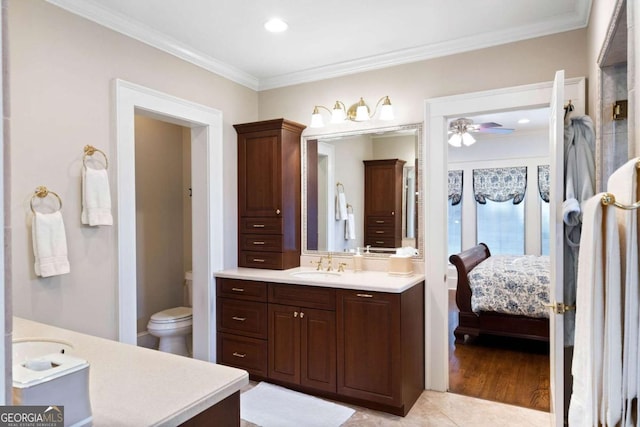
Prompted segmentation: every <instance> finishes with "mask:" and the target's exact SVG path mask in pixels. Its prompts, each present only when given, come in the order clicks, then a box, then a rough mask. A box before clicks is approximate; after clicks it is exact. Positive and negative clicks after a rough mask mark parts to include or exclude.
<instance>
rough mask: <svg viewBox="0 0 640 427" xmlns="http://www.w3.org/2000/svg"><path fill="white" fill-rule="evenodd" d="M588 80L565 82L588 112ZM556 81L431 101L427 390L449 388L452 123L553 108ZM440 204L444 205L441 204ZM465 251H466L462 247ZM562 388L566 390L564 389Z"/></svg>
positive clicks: (580, 109) (426, 187) (579, 110)
mask: <svg viewBox="0 0 640 427" xmlns="http://www.w3.org/2000/svg"><path fill="white" fill-rule="evenodd" d="M585 84H586V79H585V78H584V77H578V78H572V79H567V80H566V81H565V97H566V98H567V99H571V101H572V103H573V105H574V106H575V110H574V114H584V111H585V105H586V99H585V97H586V91H585ZM552 86H553V82H552V81H549V82H544V83H536V84H530V85H523V86H515V87H508V88H502V89H495V90H488V91H480V92H472V93H466V94H459V95H452V96H445V97H438V98H431V99H427V100H425V102H424V107H425V109H424V110H425V115H424V122H425V129H426V130H427V131H426V132H424V138H425V139H424V144H423V147H424V148H423V152H422V156H423V158H424V159H425V173H424V183H423V184H422V188H423V190H422V191H424V194H425V195H428V198H429V201H430V203H425V212H424V220H423V227H424V230H425V245H424V246H425V248H429V256H428V257H425V265H424V271H425V281H426V292H425V346H426V350H427V351H426V352H425V355H426V360H425V388H427V389H430V390H436V391H442V392H444V391H447V389H448V387H449V350H448V349H449V337H448V334H449V327H448V287H447V265H448V262H447V203H446V200H447V163H448V153H447V147H448V145H447V120H448V119H450V118H455V117H464V116H467V115H477V114H481V113H485V114H486V113H487V112H492V111H506V110H519V109H527V108H540V107H548V106H549V101H550V99H551V91H552ZM438 201H442V202H441V203H439V202H438ZM462 249H465V248H462ZM558 386H561V384H560V385H558Z"/></svg>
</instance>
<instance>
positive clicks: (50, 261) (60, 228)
mask: <svg viewBox="0 0 640 427" xmlns="http://www.w3.org/2000/svg"><path fill="white" fill-rule="evenodd" d="M31 236H32V239H33V254H34V255H35V263H34V269H35V272H36V275H38V276H42V277H49V276H56V275H58V274H66V273H68V272H69V271H70V268H69V260H68V258H67V236H66V233H65V230H64V222H63V220H62V214H61V213H60V211H57V212H54V213H47V214H44V213H40V212H36V213H35V215H34V216H33V221H32V224H31Z"/></svg>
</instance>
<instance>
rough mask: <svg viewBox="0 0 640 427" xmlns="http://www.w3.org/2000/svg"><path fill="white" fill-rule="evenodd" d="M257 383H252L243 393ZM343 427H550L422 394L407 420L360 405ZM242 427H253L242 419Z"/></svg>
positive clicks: (499, 409)
mask: <svg viewBox="0 0 640 427" xmlns="http://www.w3.org/2000/svg"><path fill="white" fill-rule="evenodd" d="M255 384H256V383H253V382H251V383H250V384H249V386H247V387H246V388H245V390H243V391H246V390H249V389H250V388H251V387H253V386H254V385H255ZM345 406H351V407H352V408H353V409H355V410H356V412H355V414H353V415H352V416H351V418H349V419H348V420H347V421H346V422H345V423H344V424H342V426H343V427H355V426H357V427H378V426H381V427H382V426H410V427H431V426H433V427H502V426H505V427H507V426H508V427H543V426H548V425H550V415H549V413H548V412H541V411H536V410H533V409H526V408H521V407H518V406H512V405H505V404H502V403H496V402H490V401H488V400H481V399H475V398H473V397H467V396H462V395H459V394H453V393H440V392H437V391H428V390H427V391H424V392H423V393H422V395H421V396H420V398H419V399H418V401H417V402H416V404H415V405H414V406H413V408H411V411H409V413H408V414H407V416H406V417H398V416H395V415H390V414H386V413H384V412H378V411H373V410H370V409H365V408H362V407H359V406H352V405H346V404H345ZM240 426H241V427H255V426H256V425H255V424H253V423H250V422H248V421H245V420H242V421H241V424H240Z"/></svg>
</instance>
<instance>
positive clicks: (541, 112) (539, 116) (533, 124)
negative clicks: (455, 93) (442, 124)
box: [449, 107, 551, 141]
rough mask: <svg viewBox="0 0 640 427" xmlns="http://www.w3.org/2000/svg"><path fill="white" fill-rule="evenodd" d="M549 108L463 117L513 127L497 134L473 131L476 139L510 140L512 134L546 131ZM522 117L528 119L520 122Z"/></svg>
mask: <svg viewBox="0 0 640 427" xmlns="http://www.w3.org/2000/svg"><path fill="white" fill-rule="evenodd" d="M550 114H551V109H550V108H548V107H544V108H532V109H528V110H515V111H502V112H493V113H487V114H478V115H470V116H465V118H468V119H471V120H473V122H474V123H475V124H479V123H486V122H494V123H498V124H500V125H502V127H503V128H507V129H513V130H514V131H513V133H511V134H498V133H483V132H478V133H474V134H473V137H474V138H475V139H477V140H478V141H482V140H499V139H505V140H512V139H513V137H514V136H517V135H522V134H524V133H533V132H541V131H547V130H548V129H549V115H550ZM457 118H458V117H454V118H451V119H450V120H449V122H451V121H453V120H455V119H457ZM522 119H527V120H529V121H528V122H527V123H520V122H519V121H520V120H522Z"/></svg>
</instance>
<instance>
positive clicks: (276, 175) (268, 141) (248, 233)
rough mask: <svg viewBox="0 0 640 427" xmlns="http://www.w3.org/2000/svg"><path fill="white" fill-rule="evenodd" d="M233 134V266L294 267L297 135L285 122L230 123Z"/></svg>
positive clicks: (297, 258) (300, 128) (298, 130)
mask: <svg viewBox="0 0 640 427" xmlns="http://www.w3.org/2000/svg"><path fill="white" fill-rule="evenodd" d="M234 128H235V129H236V131H237V133H238V266H240V267H254V268H268V269H277V270H284V269H288V268H292V267H297V266H298V265H300V227H301V224H300V200H301V190H300V179H301V178H300V176H301V166H300V162H301V160H300V136H301V134H302V131H303V130H304V128H305V126H304V125H301V124H299V123H295V122H292V121H289V120H285V119H276V120H267V121H262V122H254V123H244V124H236V125H234Z"/></svg>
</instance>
